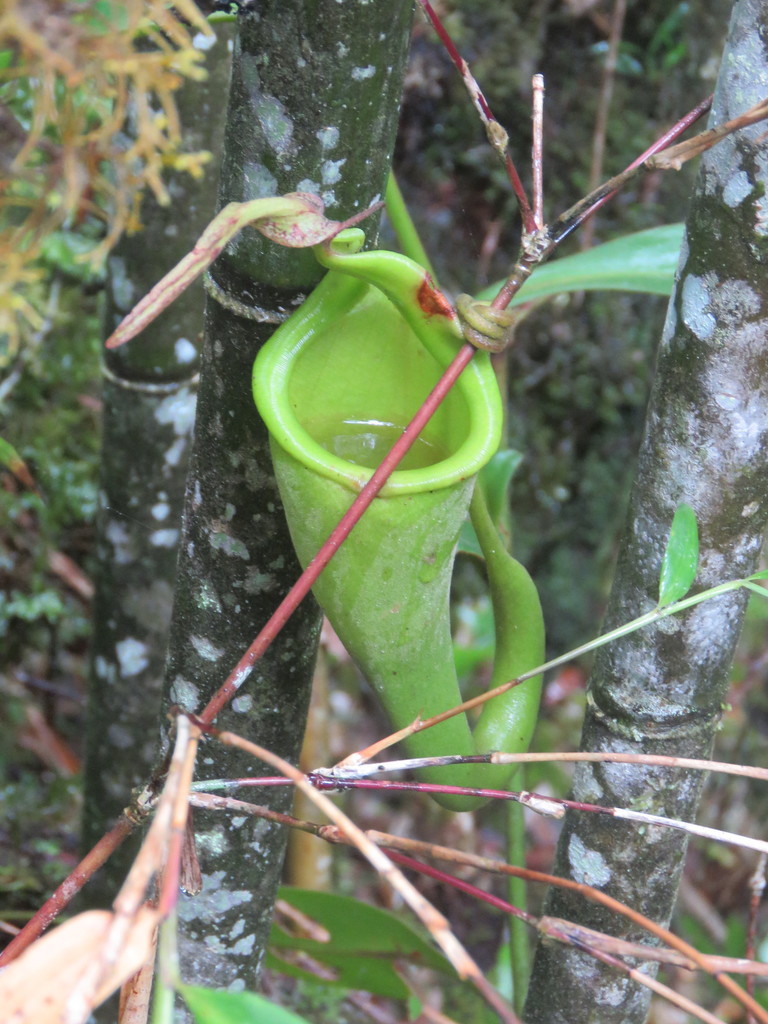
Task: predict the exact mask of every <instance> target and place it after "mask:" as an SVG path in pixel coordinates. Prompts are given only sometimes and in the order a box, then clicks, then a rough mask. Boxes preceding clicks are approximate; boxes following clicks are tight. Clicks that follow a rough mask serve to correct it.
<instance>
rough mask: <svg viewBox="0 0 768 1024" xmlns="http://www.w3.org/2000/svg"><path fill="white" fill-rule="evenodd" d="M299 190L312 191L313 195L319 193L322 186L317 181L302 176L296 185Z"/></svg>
mask: <svg viewBox="0 0 768 1024" xmlns="http://www.w3.org/2000/svg"><path fill="white" fill-rule="evenodd" d="M296 191H297V192H311V193H312V195H319V193H320V186H319V184H318V183H317V182H316V181H312V179H311V178H302V179H301V181H300V182H299V183H298V185H297V186H296Z"/></svg>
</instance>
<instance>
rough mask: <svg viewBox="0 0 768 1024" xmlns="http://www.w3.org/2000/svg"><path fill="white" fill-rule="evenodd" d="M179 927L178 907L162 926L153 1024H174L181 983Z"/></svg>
mask: <svg viewBox="0 0 768 1024" xmlns="http://www.w3.org/2000/svg"><path fill="white" fill-rule="evenodd" d="M177 927H178V920H177V915H176V907H173V908H172V910H171V911H170V913H169V914H168V917H166V919H165V920H164V921H163V923H162V924H161V925H160V935H159V939H158V944H157V968H156V971H155V982H154V987H153V991H152V1024H173V1019H174V1004H175V1001H176V986H177V985H178V984H179V983H180V981H181V979H180V975H179V955H178V949H177V946H176V929H177Z"/></svg>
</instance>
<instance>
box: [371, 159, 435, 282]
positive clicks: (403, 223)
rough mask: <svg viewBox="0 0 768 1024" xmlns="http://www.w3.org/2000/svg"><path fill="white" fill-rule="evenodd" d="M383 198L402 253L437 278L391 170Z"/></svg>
mask: <svg viewBox="0 0 768 1024" xmlns="http://www.w3.org/2000/svg"><path fill="white" fill-rule="evenodd" d="M384 199H385V205H386V209H387V216H388V217H389V220H390V223H391V224H392V228H393V230H394V232H395V234H396V235H397V241H398V242H399V244H400V248H401V249H402V251H403V253H404V255H405V256H408V257H409V258H410V259H412V260H413V261H414V263H418V264H419V266H421V267H424V269H425V270H426V271H427V273H428V274H430V275H431V276H432V277H433V278H434V279H435V280H437V275H436V274H435V270H434V267H433V266H432V264H431V262H430V259H429V256H427V250H426V249H425V248H424V246H423V245H422V243H421V239H420V238H419V233H418V231H417V230H416V225H415V224H414V223H413V219H412V217H411V214H410V212H409V210H408V207H407V206H406V205H405V200H404V199H403V193H402V192H401V191H400V186H399V185H398V183H397V178H396V177H395V176H394V174H393V173H392V171H390V172H389V177H388V178H387V191H386V193H385V195H384Z"/></svg>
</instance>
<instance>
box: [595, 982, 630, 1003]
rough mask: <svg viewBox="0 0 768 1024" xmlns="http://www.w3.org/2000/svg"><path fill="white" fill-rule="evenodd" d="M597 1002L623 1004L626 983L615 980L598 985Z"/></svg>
mask: <svg viewBox="0 0 768 1024" xmlns="http://www.w3.org/2000/svg"><path fill="white" fill-rule="evenodd" d="M595 991H596V1000H595V1001H596V1002H597V1003H599V1004H600V1006H621V1004H622V1002H623V1001H624V999H625V998H626V995H627V990H626V985H625V984H624V983H623V982H622V981H614V982H611V984H609V985H602V984H601V985H598V986H596V989H595Z"/></svg>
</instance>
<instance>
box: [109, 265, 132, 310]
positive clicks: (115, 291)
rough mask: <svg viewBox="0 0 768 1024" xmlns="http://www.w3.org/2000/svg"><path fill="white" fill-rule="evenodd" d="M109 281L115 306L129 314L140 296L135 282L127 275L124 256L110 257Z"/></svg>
mask: <svg viewBox="0 0 768 1024" xmlns="http://www.w3.org/2000/svg"><path fill="white" fill-rule="evenodd" d="M109 280H110V285H111V288H112V299H113V301H114V303H115V305H116V306H117V308H118V309H121V310H122V311H123V312H124V313H127V312H128V310H129V309H130V308H131V306H133V304H134V303H135V302H136V299H137V298H138V296H137V295H136V288H135V286H134V284H133V281H131V279H130V277H129V276H128V274H127V273H126V269H125V260H124V259H123V257H122V256H110V257H109Z"/></svg>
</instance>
